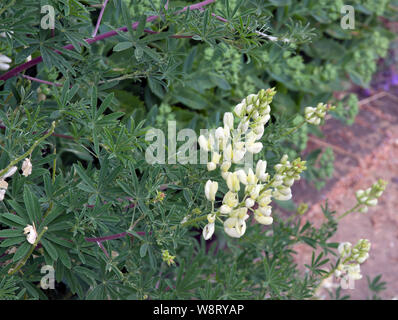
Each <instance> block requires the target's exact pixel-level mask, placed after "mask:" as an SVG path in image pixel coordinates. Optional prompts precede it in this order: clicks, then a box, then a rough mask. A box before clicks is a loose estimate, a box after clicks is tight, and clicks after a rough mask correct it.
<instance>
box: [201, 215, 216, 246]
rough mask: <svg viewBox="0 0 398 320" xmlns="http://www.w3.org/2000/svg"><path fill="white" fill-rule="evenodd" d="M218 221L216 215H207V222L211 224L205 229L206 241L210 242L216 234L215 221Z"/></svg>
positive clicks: (204, 236)
mask: <svg viewBox="0 0 398 320" xmlns="http://www.w3.org/2000/svg"><path fill="white" fill-rule="evenodd" d="M215 220H216V216H215V215H214V214H208V215H207V221H208V222H209V223H208V224H207V225H206V226H205V227H204V228H203V233H202V235H203V238H204V239H205V240H209V239H210V238H211V237H212V235H213V234H214V229H215V225H214V221H215Z"/></svg>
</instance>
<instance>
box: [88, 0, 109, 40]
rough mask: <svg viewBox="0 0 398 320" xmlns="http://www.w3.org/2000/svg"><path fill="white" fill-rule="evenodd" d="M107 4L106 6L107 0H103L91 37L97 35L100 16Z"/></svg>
mask: <svg viewBox="0 0 398 320" xmlns="http://www.w3.org/2000/svg"><path fill="white" fill-rule="evenodd" d="M107 4H108V0H104V3H103V4H102V8H101V12H100V14H99V16H98V20H97V25H96V26H95V29H94V32H93V35H92V36H93V37H95V36H96V35H97V32H98V28H99V26H100V24H101V20H102V16H103V14H104V11H105V8H106V5H107Z"/></svg>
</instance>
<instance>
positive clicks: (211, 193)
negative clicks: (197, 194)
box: [205, 180, 218, 201]
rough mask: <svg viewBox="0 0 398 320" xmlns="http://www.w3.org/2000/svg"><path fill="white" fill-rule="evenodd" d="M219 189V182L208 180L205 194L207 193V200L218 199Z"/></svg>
mask: <svg viewBox="0 0 398 320" xmlns="http://www.w3.org/2000/svg"><path fill="white" fill-rule="evenodd" d="M217 189H218V183H217V182H213V181H211V180H207V182H206V185H205V195H206V198H207V200H209V201H215V200H216V193H217Z"/></svg>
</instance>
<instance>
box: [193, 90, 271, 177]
mask: <svg viewBox="0 0 398 320" xmlns="http://www.w3.org/2000/svg"><path fill="white" fill-rule="evenodd" d="M274 95H275V90H274V89H268V90H260V92H259V93H258V94H251V95H249V96H248V97H246V98H245V99H243V100H242V102H241V103H239V104H238V105H237V106H236V107H235V109H234V113H235V116H236V117H237V118H238V119H240V121H239V124H238V126H237V127H236V129H234V120H235V119H234V115H233V113H232V112H226V113H225V114H224V118H223V122H224V127H219V128H217V129H216V130H215V132H214V133H210V134H209V136H208V137H205V136H204V135H201V136H200V137H199V139H198V142H199V145H200V147H201V148H202V150H204V151H206V152H211V161H209V162H208V163H207V169H208V170H209V171H212V170H215V169H216V168H217V166H220V167H221V171H222V172H223V173H224V174H223V177H224V175H225V173H226V172H228V170H229V168H230V167H231V164H232V163H235V164H236V163H239V162H240V161H241V160H242V159H243V157H244V156H245V154H246V152H249V153H252V154H256V153H259V152H260V151H261V150H262V148H263V145H262V143H261V142H259V141H258V140H260V139H261V137H262V136H263V133H264V125H265V124H266V123H267V122H268V120H269V119H270V111H271V108H270V105H269V104H270V103H271V101H272V98H273V96H274Z"/></svg>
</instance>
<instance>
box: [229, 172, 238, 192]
mask: <svg viewBox="0 0 398 320" xmlns="http://www.w3.org/2000/svg"><path fill="white" fill-rule="evenodd" d="M227 186H228V189H229V190H230V191H231V192H238V191H239V190H240V180H239V176H238V173H237V172H230V173H229V174H228V176H227Z"/></svg>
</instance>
